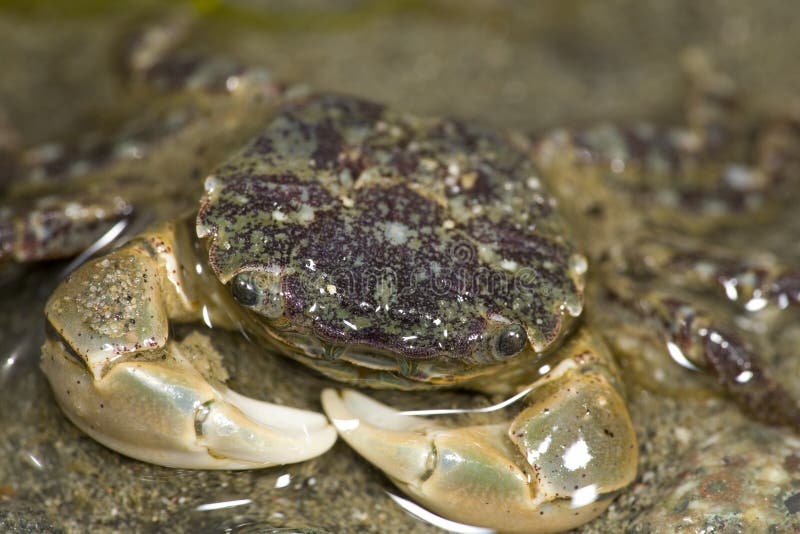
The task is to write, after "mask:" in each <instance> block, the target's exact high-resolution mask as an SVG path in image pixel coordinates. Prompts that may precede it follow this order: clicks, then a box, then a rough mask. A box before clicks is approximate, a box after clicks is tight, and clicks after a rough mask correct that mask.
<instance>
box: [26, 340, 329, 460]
mask: <svg viewBox="0 0 800 534" xmlns="http://www.w3.org/2000/svg"><path fill="white" fill-rule="evenodd" d="M167 354H168V358H167V359H166V360H160V359H159V360H157V361H136V360H132V361H127V362H121V363H118V364H116V365H114V366H113V367H112V368H111V369H110V370H109V371H108V372H107V373H106V374H105V376H103V377H102V378H100V379H99V380H97V379H95V378H94V377H93V376H92V375H91V373H90V372H89V371H88V370H87V369H86V368H85V367H84V366H82V365H80V364H79V363H78V362H76V361H75V359H74V358H71V357H70V356H69V354H68V349H66V348H65V347H64V345H63V343H62V342H59V341H56V340H48V341H47V342H46V343H45V346H44V349H43V358H42V368H43V369H44V371H45V374H46V375H47V377H48V379H49V381H50V384H51V386H52V389H53V392H54V394H55V396H56V400H57V401H58V403H59V405H60V406H61V408H62V410H63V411H64V413H65V414H66V415H67V416H68V417H69V419H70V420H71V421H72V422H73V423H75V425H76V426H78V427H79V428H80V429H81V430H83V431H84V432H86V433H87V434H89V435H90V436H91V437H92V438H94V439H95V440H97V441H99V442H100V443H102V444H104V445H106V446H107V447H109V448H111V449H114V450H115V451H118V452H120V453H122V454H124V455H126V456H130V457H132V458H136V459H138V460H142V461H145V462H149V463H155V464H159V465H164V466H168V467H180V468H187V469H252V468H258V467H268V466H272V465H277V464H286V463H294V462H301V461H303V460H307V459H310V458H313V457H315V456H319V455H320V454H322V453H324V452H325V451H327V450H328V449H329V448H330V447H331V446H332V445H333V443H334V441H335V440H336V431H335V430H334V429H333V427H331V426H330V425H329V424H328V422H327V420H326V419H325V417H324V416H323V415H322V414H318V413H314V412H309V411H305V410H299V409H294V408H288V407H285V406H280V405H276V404H270V403H267V402H262V401H258V400H255V399H252V398H249V397H245V396H242V395H240V394H238V393H236V392H234V391H232V390H230V389H228V388H227V387H225V386H224V385H222V384H216V385H212V384H211V383H209V382H208V381H207V380H206V379H205V378H204V377H203V376H202V375H201V374H200V373H199V372H198V371H197V370H196V369H195V368H194V367H193V366H192V364H191V363H189V362H188V360H187V358H186V357H185V356H184V355H183V354H182V353H181V349H180V347H179V344H177V343H172V342H170V343H169V344H168V345H167Z"/></svg>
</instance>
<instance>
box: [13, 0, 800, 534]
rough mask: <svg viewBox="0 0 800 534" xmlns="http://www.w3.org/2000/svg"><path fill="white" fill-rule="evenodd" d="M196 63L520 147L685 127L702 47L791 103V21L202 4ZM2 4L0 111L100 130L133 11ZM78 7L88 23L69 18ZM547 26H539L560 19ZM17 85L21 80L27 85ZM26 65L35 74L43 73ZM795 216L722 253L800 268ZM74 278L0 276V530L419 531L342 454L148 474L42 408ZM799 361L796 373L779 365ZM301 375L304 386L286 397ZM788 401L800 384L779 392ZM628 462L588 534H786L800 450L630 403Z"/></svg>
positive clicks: (673, 8) (777, 17)
mask: <svg viewBox="0 0 800 534" xmlns="http://www.w3.org/2000/svg"><path fill="white" fill-rule="evenodd" d="M200 4H204V5H207V6H211V8H210V9H208V10H207V11H206V13H207V14H206V15H205V16H203V17H201V18H200V23H199V24H198V29H197V31H196V32H195V33H193V37H192V39H191V41H192V43H191V45H192V46H194V47H196V48H198V49H206V50H215V51H217V50H218V51H220V53H225V54H233V55H235V56H237V57H240V58H242V59H243V60H245V61H248V62H250V63H255V64H261V65H266V66H268V67H269V68H270V69H271V71H272V72H273V76H274V78H276V79H286V80H292V81H305V82H308V83H309V84H311V85H312V86H314V87H319V88H325V89H335V90H341V91H345V92H351V93H356V94H359V95H363V96H367V97H369V98H373V99H376V100H380V101H384V102H387V103H390V104H392V105H394V106H395V107H398V108H402V109H407V110H410V111H415V112H421V113H424V112H428V113H437V114H449V115H457V116H461V117H468V118H477V119H479V120H482V121H484V122H486V123H489V124H492V125H496V126H501V127H516V128H522V129H525V130H538V129H540V128H543V127H546V126H551V125H558V124H564V123H567V124H575V123H579V124H581V123H589V122H591V121H593V120H597V119H600V118H611V119H615V120H616V119H619V120H626V119H648V120H650V119H657V120H664V121H667V122H672V123H675V122H679V121H680V119H681V117H680V96H681V93H682V88H683V86H682V84H681V74H680V68H679V65H678V63H679V56H680V53H681V51H682V49H683V48H684V47H685V46H687V45H697V46H701V47H703V48H704V49H706V50H707V51H708V52H709V53H710V54H711V55H712V56H713V57H714V58H715V59H716V60H718V62H719V63H720V65H722V66H723V68H724V69H725V70H726V72H728V73H730V74H731V75H732V76H733V77H734V78H736V79H737V81H738V82H739V83H740V84H741V85H742V86H743V87H744V89H745V93H746V95H747V96H748V97H749V98H750V100H749V102H748V103H749V104H752V105H753V106H754V107H755V108H756V109H776V108H779V107H782V106H784V105H786V104H787V103H789V102H790V101H791V98H792V97H795V96H797V95H800V71H798V69H796V68H795V67H796V65H795V63H794V62H795V57H794V55H795V51H796V50H798V49H800V35H799V34H797V32H796V31H794V29H793V26H792V24H793V21H794V20H796V15H797V14H800V13H796V12H795V11H796V9H797V8H795V7H793V6H791V5H790V4H787V3H780V2H775V3H773V4H770V3H768V2H764V3H761V4H760V6H759V7H758V9H757V10H756V8H755V6H754V5H752V4H751V3H750V2H744V1H742V2H726V3H722V2H720V3H714V2H706V3H702V4H700V5H696V3H693V2H622V1H620V2H613V3H602V4H599V3H589V2H560V3H558V4H555V3H554V4H550V5H548V6H547V7H544V6H531V5H530V4H524V3H520V4H488V3H483V2H477V1H476V2H449V1H438V2H433V3H430V4H418V3H414V2H384V3H379V4H376V5H378V6H383V7H381V8H378V7H374V6H368V5H367V4H366V3H360V2H348V1H345V2H337V3H333V4H328V3H322V2H319V3H312V4H311V5H310V7H306V8H302V9H301V8H296V7H293V6H291V5H289V4H288V3H282V2H279V3H276V4H274V5H273V7H272V8H270V10H268V11H259V10H258V9H257V8H255V7H253V6H252V5H250V3H248V2H230V3H227V4H225V6H228V7H225V8H224V9H223V8H220V7H217V8H216V9H215V8H214V6H220V5H222V4H217V3H214V2H208V3H198V5H200ZM23 5H24V4H23V3H15V2H11V3H7V4H5V5H3V6H0V34H2V35H3V36H4V37H3V44H2V45H0V65H4V67H3V69H4V76H0V109H2V111H4V112H5V113H6V114H7V115H8V117H9V119H10V122H11V124H12V125H13V126H14V127H15V128H16V129H18V130H19V131H20V133H21V136H22V139H23V140H24V142H25V143H26V144H33V143H37V142H42V141H44V140H48V139H54V138H55V139H58V138H64V137H67V136H69V134H70V132H72V131H76V130H77V131H80V130H82V129H84V128H85V127H86V125H87V124H96V123H97V122H98V121H101V120H102V117H103V110H104V109H111V108H113V103H114V100H115V98H116V97H118V96H119V94H120V91H121V89H120V87H119V85H118V84H117V83H116V81H115V78H114V71H113V69H112V68H111V65H112V56H113V53H112V50H113V47H114V45H115V43H116V42H117V41H118V40H119V35H120V34H121V33H123V32H124V31H127V30H129V29H130V28H131V27H134V26H135V21H136V20H137V19H139V18H140V17H142V12H146V13H150V8H148V7H146V6H145V7H143V8H136V9H135V10H134V9H131V11H128V12H122V13H111V12H108V11H107V10H106V9H104V8H102V7H97V6H96V5H94V4H93V3H92V2H87V3H85V6H86V7H85V9H79V8H75V9H68V8H64V7H59V5H56V4H53V5H50V6H48V5H47V4H46V3H44V2H36V3H33V4H30V5H35V6H38V7H37V8H36V9H29V8H24V9H23V8H22V7H20V6H23ZM75 5H77V6H79V7H80V6H83V5H84V3H76V4H75ZM556 5H557V6H558V7H555V6H556ZM31 65H35V66H37V68H31V67H30V66H31ZM39 66H40V68H39ZM798 233H800V217H797V216H796V214H795V213H794V211H793V210H792V209H791V206H789V208H788V209H785V210H784V211H783V212H782V214H781V215H780V216H779V220H778V221H777V222H773V223H772V224H771V225H770V226H768V227H764V226H761V225H754V226H753V228H751V229H749V230H747V231H746V232H742V233H739V234H731V235H728V236H726V237H725V239H726V240H728V241H729V242H732V243H733V244H734V245H737V244H741V243H742V242H746V243H754V242H757V243H759V244H760V246H762V247H763V248H764V249H768V250H771V251H774V252H776V253H777V254H779V255H780V256H781V257H782V258H783V259H784V261H786V262H787V263H789V264H790V265H798V263H799V262H800V246H798V244H797V240H796V236H797V235H798ZM67 265H68V263H66V262H64V263H58V262H55V263H48V264H46V265H41V266H33V267H30V268H28V267H26V268H25V269H22V268H8V269H5V270H3V271H2V272H0V296H2V298H1V299H0V324H3V325H4V326H3V327H2V328H0V405H1V406H3V410H2V411H0V428H2V431H1V432H0V530H11V531H20V532H28V531H58V530H63V531H65V532H80V531H85V530H86V529H87V528H89V529H91V530H92V531H115V530H131V531H144V532H147V531H162V530H174V531H203V532H258V531H265V530H266V529H267V527H317V528H325V529H328V530H329V531H330V532H356V531H357V532H430V531H432V530H433V527H432V526H430V525H429V524H427V523H425V522H423V521H421V520H419V519H415V518H413V517H412V516H410V515H409V514H407V513H406V512H405V511H404V510H403V508H402V507H401V506H399V505H398V504H397V502H396V500H394V499H393V498H392V496H391V495H390V494H397V490H396V489H395V488H394V486H392V485H391V484H390V483H389V482H388V480H386V479H385V478H384V477H383V476H382V475H381V474H379V473H378V472H377V471H376V470H374V469H372V468H370V467H368V466H367V465H366V464H365V463H363V462H361V461H360V460H359V458H358V457H357V456H356V455H355V453H353V452H352V451H351V450H350V449H349V448H348V447H347V446H346V445H345V444H344V443H343V442H341V441H340V442H338V443H337V445H335V447H334V449H333V450H332V451H331V452H330V453H329V454H327V455H325V456H323V457H322V458H319V459H316V460H313V461H310V462H305V463H303V464H300V465H293V466H287V467H279V468H273V469H267V470H261V471H255V472H240V473H227V472H206V471H184V470H174V469H166V468H160V467H156V466H151V465H147V464H143V463H140V462H136V461H133V460H129V459H126V458H124V457H122V456H120V455H118V454H115V453H113V452H111V451H109V450H107V449H105V448H104V447H102V446H100V445H98V444H96V443H95V442H94V441H92V440H91V439H89V438H87V437H86V436H84V435H83V434H81V433H80V432H79V431H78V430H77V429H76V428H75V427H74V426H72V425H71V424H70V423H69V422H68V421H67V420H66V419H65V418H64V417H63V416H62V415H61V413H60V411H59V410H58V409H57V407H56V406H55V404H54V401H53V398H52V395H51V393H50V391H49V388H48V387H47V384H46V381H45V379H44V377H43V375H41V373H40V372H39V371H38V367H37V360H38V354H39V349H38V347H39V346H40V345H41V342H42V339H43V319H42V312H41V309H42V306H43V303H44V300H45V299H46V297H47V295H48V294H49V292H50V291H51V290H52V287H53V286H54V284H55V282H56V280H57V277H58V275H59V274H60V273H61V272H62V271H63V270H64V269H65V268H66V267H67ZM798 341H800V327H798V321H793V322H790V323H789V324H787V325H786V326H785V328H783V329H781V331H780V333H779V335H777V336H776V338H775V339H772V340H770V341H769V343H770V347H769V350H768V353H769V354H772V355H773V360H774V365H776V366H777V368H778V369H779V370H780V372H781V375H782V376H785V377H793V376H798V374H797V372H798V370H800V367H799V366H798V363H797V360H798V358H796V356H800V354H798V350H797V348H796V347H798V346H800V344H798V343H797V342H798ZM215 344H216V345H217V347H218V348H219V349H220V350H221V352H223V353H225V354H230V355H232V357H231V358H230V359H231V362H230V367H231V370H232V376H233V378H232V382H231V386H232V387H233V388H234V389H237V390H239V391H241V392H242V393H245V394H250V395H253V396H259V397H261V398H268V399H269V400H272V401H285V402H290V403H291V404H292V405H295V406H299V407H307V408H311V409H318V392H319V390H321V389H322V387H324V386H325V385H328V382H327V381H326V380H325V379H322V378H320V377H318V376H316V375H313V374H310V373H308V372H307V371H306V370H305V369H303V368H301V367H300V366H298V365H296V364H293V363H292V362H287V361H284V360H279V359H275V358H264V357H263V354H262V353H261V351H259V350H258V349H257V348H256V347H253V346H252V345H250V344H248V343H246V342H245V341H244V340H243V339H242V338H241V336H239V335H238V334H235V333H220V334H219V335H218V336H217V335H215ZM793 356H795V358H793ZM298 376H302V380H297V379H296V377H298ZM789 386H790V387H792V388H793V389H794V391H795V393H800V381H798V382H797V383H795V382H790V383H789ZM380 396H381V397H382V398H384V399H387V401H388V400H391V401H392V402H395V403H399V405H400V406H401V407H402V408H406V409H415V408H420V406H423V407H436V408H450V407H453V406H465V405H470V406H476V407H485V406H488V405H490V404H491V403H492V402H495V401H496V399H488V398H484V397H478V398H472V397H469V398H467V397H466V396H465V395H463V394H459V393H446V394H439V395H436V396H435V397H434V396H431V397H429V398H426V399H422V400H419V399H417V400H416V401H415V402H413V403H412V402H410V401H409V400H408V399H407V398H404V397H402V396H399V395H394V394H391V393H384V394H381V395H380ZM630 396H631V399H632V417H633V419H634V423H635V425H636V430H637V433H638V435H639V439H640V443H641V452H642V459H641V466H640V470H639V479H638V480H637V482H636V483H635V484H634V486H633V487H632V488H631V489H630V490H629V491H628V492H626V493H624V494H623V495H622V496H620V498H619V499H618V500H617V501H616V502H615V503H614V504H613V505H612V507H611V509H610V512H609V513H608V514H605V515H604V516H602V517H601V518H600V519H598V520H597V521H595V522H593V523H591V524H590V525H589V526H587V527H585V529H584V530H585V531H586V532H593V531H597V532H604V531H619V530H623V529H629V530H630V531H634V532H636V531H640V532H650V531H659V530H661V531H665V532H668V531H677V530H679V529H683V530H684V531H687V532H695V531H700V530H702V529H704V528H705V529H707V530H706V531H708V529H714V531H725V532H728V531H730V532H734V531H741V530H745V531H747V530H754V531H766V530H768V529H773V531H775V532H780V531H787V530H789V529H791V528H800V527H798V525H797V524H798V523H800V519H799V518H798V517H799V516H797V515H796V514H797V513H798V508H800V506H797V505H796V504H795V501H797V500H798V499H797V488H798V487H800V437H798V436H797V435H795V434H792V433H790V432H787V431H785V430H781V429H772V428H767V427H764V426H761V425H757V424H754V423H752V422H750V421H748V420H747V418H746V417H745V416H743V415H741V413H740V412H739V411H738V410H737V409H736V408H735V407H734V406H732V405H731V403H727V402H725V401H723V400H719V399H711V400H703V399H700V400H693V399H680V398H672V397H666V396H661V395H658V394H655V393H652V392H649V391H646V390H641V389H639V388H638V387H636V386H635V385H634V386H632V387H631V390H630Z"/></svg>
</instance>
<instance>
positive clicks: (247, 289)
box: [230, 272, 283, 319]
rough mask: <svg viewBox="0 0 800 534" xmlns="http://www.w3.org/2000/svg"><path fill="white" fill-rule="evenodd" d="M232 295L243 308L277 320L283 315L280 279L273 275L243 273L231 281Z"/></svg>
mask: <svg viewBox="0 0 800 534" xmlns="http://www.w3.org/2000/svg"><path fill="white" fill-rule="evenodd" d="M230 288H231V295H233V298H234V300H235V301H236V302H238V303H239V304H241V305H242V306H247V307H248V308H252V309H253V310H255V311H256V312H258V313H260V314H261V315H264V316H265V317H269V318H270V319H277V318H278V317H280V316H281V315H282V314H283V299H282V294H281V283H280V279H279V278H278V277H277V276H275V275H274V274H272V273H262V272H243V273H239V274H237V275H236V276H234V277H233V279H232V280H231V281H230Z"/></svg>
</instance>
